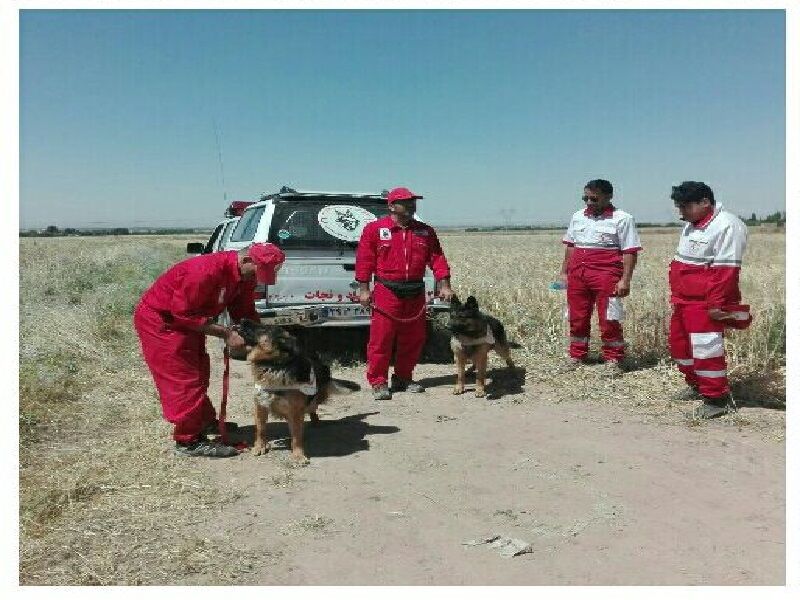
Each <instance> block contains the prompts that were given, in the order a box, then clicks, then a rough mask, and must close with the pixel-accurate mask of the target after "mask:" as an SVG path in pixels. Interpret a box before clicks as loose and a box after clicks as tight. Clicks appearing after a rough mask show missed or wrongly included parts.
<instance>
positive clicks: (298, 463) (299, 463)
mask: <svg viewBox="0 0 800 600" xmlns="http://www.w3.org/2000/svg"><path fill="white" fill-rule="evenodd" d="M310 462H311V461H310V460H308V457H307V456H306V455H305V454H292V460H291V465H292V466H293V467H305V466H306V465H307V464H308V463H310Z"/></svg>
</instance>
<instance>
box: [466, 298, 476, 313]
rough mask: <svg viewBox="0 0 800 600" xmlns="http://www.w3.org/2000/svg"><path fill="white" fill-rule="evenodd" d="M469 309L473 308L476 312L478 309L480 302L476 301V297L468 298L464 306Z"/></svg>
mask: <svg viewBox="0 0 800 600" xmlns="http://www.w3.org/2000/svg"><path fill="white" fill-rule="evenodd" d="M464 306H466V307H467V308H473V309H475V310H477V309H478V301H477V300H476V299H475V296H470V297H469V298H467V302H466V303H465V304H464Z"/></svg>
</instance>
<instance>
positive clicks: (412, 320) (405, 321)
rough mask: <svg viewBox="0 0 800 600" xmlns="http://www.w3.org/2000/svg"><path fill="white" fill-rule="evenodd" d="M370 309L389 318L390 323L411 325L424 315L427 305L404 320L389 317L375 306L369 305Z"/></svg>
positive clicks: (392, 316)
mask: <svg viewBox="0 0 800 600" xmlns="http://www.w3.org/2000/svg"><path fill="white" fill-rule="evenodd" d="M370 308H372V310H375V311H378V312H379V313H381V314H382V315H383V316H384V317H389V318H390V319H391V320H392V321H397V322H398V323H413V322H415V321H418V320H419V319H420V318H421V317H422V315H423V314H425V311H427V310H428V305H427V304H423V305H422V310H421V311H419V313H417V314H416V315H415V316H413V317H409V318H407V319H404V318H401V317H396V316H394V315H390V314H389V313H388V312H386V311H385V310H383V309H380V308H378V307H377V306H375V304H370Z"/></svg>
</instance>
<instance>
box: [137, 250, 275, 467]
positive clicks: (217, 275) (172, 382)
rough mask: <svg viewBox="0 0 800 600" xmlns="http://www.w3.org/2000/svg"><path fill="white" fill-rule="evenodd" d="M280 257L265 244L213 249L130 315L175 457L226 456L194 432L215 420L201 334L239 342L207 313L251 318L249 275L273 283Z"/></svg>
mask: <svg viewBox="0 0 800 600" xmlns="http://www.w3.org/2000/svg"><path fill="white" fill-rule="evenodd" d="M284 259H285V256H284V254H283V252H282V251H281V250H280V248H278V247H277V246H274V245H272V244H253V245H251V246H250V247H249V248H245V249H243V250H240V251H238V252H237V251H236V250H229V251H227V252H215V253H213V254H204V255H201V256H195V257H194V258H189V259H187V260H184V261H181V262H179V263H178V264H176V265H175V266H173V267H171V268H170V269H169V270H167V271H166V272H165V273H164V274H162V275H161V276H160V277H159V278H158V279H156V280H155V282H154V283H153V285H151V286H150V288H149V289H148V290H147V291H145V293H144V294H143V295H142V298H141V300H140V301H139V304H138V306H137V307H136V311H135V312H134V315H133V323H134V326H135V328H136V333H137V334H138V336H139V342H140V343H141V347H142V354H143V355H144V360H145V362H146V363H147V366H148V367H149V369H150V373H151V374H152V375H153V381H154V382H155V385H156V389H157V390H158V395H159V398H160V399H161V408H162V411H163V414H164V418H165V419H166V420H167V421H169V422H170V423H172V424H173V425H174V429H173V434H172V437H173V439H174V440H175V452H176V454H179V455H182V456H207V457H226V456H233V455H235V454H236V448H234V447H232V446H227V445H223V444H219V443H210V442H208V441H207V440H205V439H204V438H203V436H202V435H201V434H202V432H203V431H204V430H206V429H207V428H209V427H211V426H215V425H216V422H217V416H216V412H215V411H214V406H213V405H212V404H211V401H210V400H209V398H208V394H207V392H208V383H209V377H210V374H211V362H210V359H209V356H208V353H207V352H206V335H212V336H214V337H218V338H222V339H224V340H225V343H226V344H227V345H228V346H229V347H231V348H235V347H242V346H244V343H245V341H244V340H243V339H242V338H241V336H240V335H239V334H238V333H236V331H235V330H233V329H231V328H228V327H223V326H222V325H217V324H216V323H214V319H215V318H216V317H217V316H219V314H220V313H222V311H223V310H225V309H227V310H228V313H229V314H230V316H231V319H233V321H234V322H235V321H238V320H239V319H242V318H248V319H252V320H253V321H256V322H258V321H259V320H260V319H259V316H258V313H257V312H256V309H255V298H254V289H255V286H256V281H258V282H259V283H266V284H273V283H275V277H276V273H277V271H278V269H279V268H280V266H281V264H282V263H283V261H284Z"/></svg>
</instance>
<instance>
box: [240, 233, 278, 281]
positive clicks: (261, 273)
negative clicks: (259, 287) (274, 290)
mask: <svg viewBox="0 0 800 600" xmlns="http://www.w3.org/2000/svg"><path fill="white" fill-rule="evenodd" d="M247 255H248V256H249V257H250V258H251V259H253V262H254V263H255V265H256V280H257V281H258V282H259V283H266V284H267V285H272V284H273V283H275V278H276V277H277V275H278V269H280V268H281V265H282V264H283V261H285V260H286V255H285V254H284V253H283V251H282V250H281V249H280V248H278V247H277V246H276V245H275V244H261V243H258V244H253V245H252V246H250V248H249V249H248V250H247Z"/></svg>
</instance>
